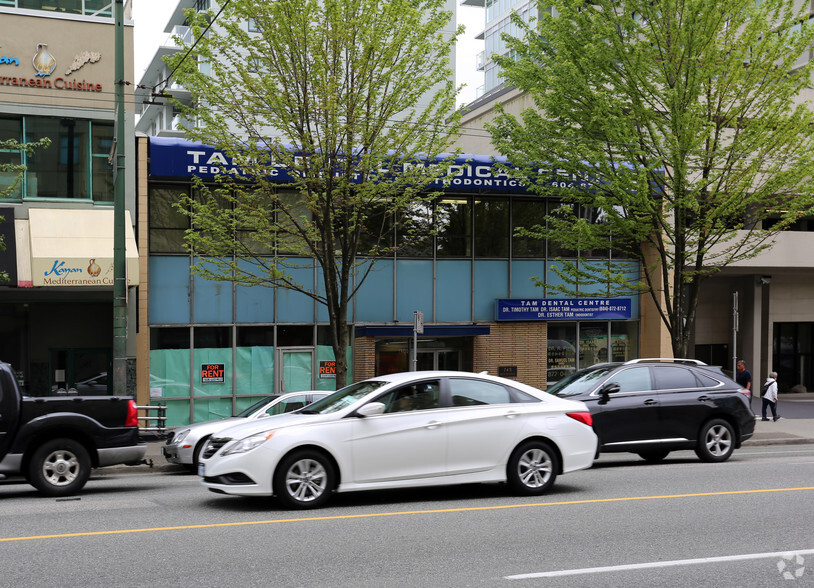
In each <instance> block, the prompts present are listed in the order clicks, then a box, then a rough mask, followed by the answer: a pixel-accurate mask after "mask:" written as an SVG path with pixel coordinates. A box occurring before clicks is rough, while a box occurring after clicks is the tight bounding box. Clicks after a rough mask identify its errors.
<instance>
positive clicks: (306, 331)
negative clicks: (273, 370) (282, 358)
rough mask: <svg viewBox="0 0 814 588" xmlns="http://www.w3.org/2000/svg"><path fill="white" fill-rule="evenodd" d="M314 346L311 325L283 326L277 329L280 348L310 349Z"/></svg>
mask: <svg viewBox="0 0 814 588" xmlns="http://www.w3.org/2000/svg"><path fill="white" fill-rule="evenodd" d="M313 344H314V327H312V326H311V325H281V326H279V327H277V346H278V347H310V346H311V345H313Z"/></svg>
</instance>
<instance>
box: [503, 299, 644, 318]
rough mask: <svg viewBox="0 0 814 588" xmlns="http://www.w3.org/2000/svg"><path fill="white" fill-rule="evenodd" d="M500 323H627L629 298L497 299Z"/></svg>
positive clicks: (629, 310)
mask: <svg viewBox="0 0 814 588" xmlns="http://www.w3.org/2000/svg"><path fill="white" fill-rule="evenodd" d="M496 306H497V308H496V311H497V312H496V315H497V316H496V319H497V320H499V321H558V320H559V321H568V320H599V319H601V320H612V319H629V318H630V315H631V306H632V304H631V299H630V298H550V299H548V298H543V299H539V298H538V299H498V300H497V302H496Z"/></svg>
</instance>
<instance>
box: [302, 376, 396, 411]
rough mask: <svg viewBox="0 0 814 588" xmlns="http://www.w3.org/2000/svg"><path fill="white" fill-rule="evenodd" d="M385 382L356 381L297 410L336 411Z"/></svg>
mask: <svg viewBox="0 0 814 588" xmlns="http://www.w3.org/2000/svg"><path fill="white" fill-rule="evenodd" d="M385 384H387V382H378V381H366V382H357V383H356V384H351V385H350V386H345V387H344V388H342V389H341V390H337V391H336V392H334V393H333V394H331V395H330V396H326V397H325V398H323V399H321V400H317V401H316V402H313V403H311V404H309V405H308V407H307V408H304V409H301V410H299V411H297V412H299V413H301V414H328V413H331V412H337V411H339V410H342V409H343V408H345V407H348V406H350V405H351V404H353V403H354V402H356V401H357V400H361V399H362V398H364V397H365V396H367V395H368V394H370V393H371V392H373V391H374V390H376V389H377V388H381V387H382V386H384V385H385Z"/></svg>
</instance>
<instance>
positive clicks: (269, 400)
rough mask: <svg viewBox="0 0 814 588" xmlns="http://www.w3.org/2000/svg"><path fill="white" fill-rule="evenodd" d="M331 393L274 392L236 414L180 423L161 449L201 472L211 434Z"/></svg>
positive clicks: (302, 405) (179, 461) (296, 407)
mask: <svg viewBox="0 0 814 588" xmlns="http://www.w3.org/2000/svg"><path fill="white" fill-rule="evenodd" d="M328 394H330V392H315V391H305V392H288V393H286V394H272V395H270V396H266V397H265V398H262V399H260V400H258V401H257V402H255V403H254V404H252V405H251V406H250V407H249V408H247V409H246V410H244V411H242V412H241V413H239V414H237V415H235V416H233V417H227V418H224V419H215V420H212V421H203V422H200V423H195V424H194V425H184V426H181V427H176V428H175V429H173V430H172V431H170V433H169V435H168V436H167V442H166V443H165V444H164V445H163V446H162V447H161V453H162V454H163V455H164V458H165V459H166V460H167V461H169V462H171V463H177V464H180V465H183V466H186V467H187V468H189V469H190V470H192V471H193V472H197V471H198V460H199V459H200V455H201V451H203V448H204V446H205V445H206V442H207V441H209V437H211V436H212V435H213V434H215V433H217V432H218V431H220V430H222V429H225V428H227V427H230V426H232V425H236V424H238V423H245V422H246V421H247V420H254V419H262V418H265V417H269V416H274V415H276V414H282V413H285V412H291V411H294V410H297V409H298V408H302V407H304V406H308V405H309V404H311V403H312V402H314V401H315V400H319V399H320V398H325V397H326V396H328Z"/></svg>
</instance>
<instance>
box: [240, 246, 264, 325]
mask: <svg viewBox="0 0 814 588" xmlns="http://www.w3.org/2000/svg"><path fill="white" fill-rule="evenodd" d="M240 265H241V267H246V268H247V269H248V268H250V267H251V266H252V265H254V264H251V263H249V262H245V261H242V262H240ZM235 320H236V321H237V322H238V323H272V322H274V288H270V287H267V286H237V287H236V288H235Z"/></svg>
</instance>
